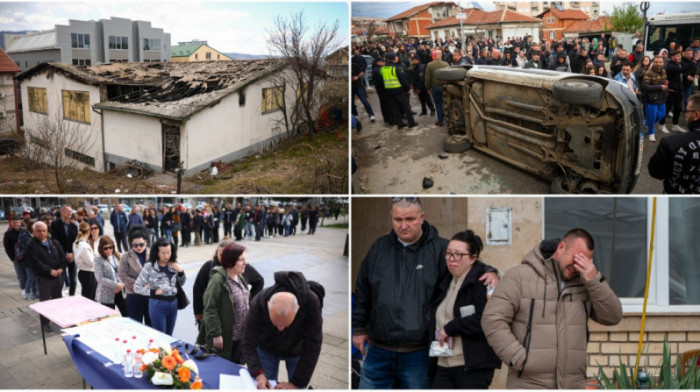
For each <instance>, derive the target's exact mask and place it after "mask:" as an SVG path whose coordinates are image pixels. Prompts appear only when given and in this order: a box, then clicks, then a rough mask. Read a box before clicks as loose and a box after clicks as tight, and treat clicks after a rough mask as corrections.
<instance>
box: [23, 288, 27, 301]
mask: <svg viewBox="0 0 700 392" xmlns="http://www.w3.org/2000/svg"><path fill="white" fill-rule="evenodd" d="M27 296H28V293H27V292H26V291H25V290H22V298H24V299H28V298H27Z"/></svg>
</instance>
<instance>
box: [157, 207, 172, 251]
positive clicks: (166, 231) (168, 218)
mask: <svg viewBox="0 0 700 392" xmlns="http://www.w3.org/2000/svg"><path fill="white" fill-rule="evenodd" d="M163 211H164V213H163V219H162V220H161V223H160V226H161V231H162V232H163V237H165V238H167V239H168V240H170V242H173V209H169V208H168V207H163Z"/></svg>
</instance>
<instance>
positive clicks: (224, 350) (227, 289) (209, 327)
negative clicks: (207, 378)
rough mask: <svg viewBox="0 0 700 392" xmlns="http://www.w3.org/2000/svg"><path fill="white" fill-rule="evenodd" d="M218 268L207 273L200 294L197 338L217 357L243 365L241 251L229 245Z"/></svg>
mask: <svg viewBox="0 0 700 392" xmlns="http://www.w3.org/2000/svg"><path fill="white" fill-rule="evenodd" d="M220 261H221V265H220V266H218V267H214V269H213V270H212V272H211V277H210V279H209V284H208V285H207V290H206V291H205V292H204V317H203V318H202V324H201V328H200V335H204V339H205V340H206V342H207V345H208V346H209V347H213V348H214V349H216V350H217V352H218V353H219V354H218V355H219V356H221V357H223V358H226V359H228V360H230V361H233V362H235V363H238V364H240V365H243V363H244V362H243V357H242V353H241V340H242V339H243V325H244V322H245V318H246V315H247V314H248V306H249V304H248V300H249V295H250V293H249V292H248V282H246V280H245V279H244V278H243V271H245V268H246V264H247V261H246V258H245V247H243V246H241V245H238V244H237V243H235V242H231V243H229V244H228V245H226V247H225V248H224V250H223V251H222V252H221V260H220Z"/></svg>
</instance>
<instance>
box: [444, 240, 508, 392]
mask: <svg viewBox="0 0 700 392" xmlns="http://www.w3.org/2000/svg"><path fill="white" fill-rule="evenodd" d="M483 247H484V246H483V243H482V241H481V238H479V236H477V235H475V234H474V232H472V231H471V230H467V231H463V232H459V233H457V234H455V235H454V237H452V240H450V242H449V244H448V245H447V249H446V250H445V262H446V263H447V269H448V270H449V272H450V275H446V276H445V278H444V279H443V280H442V281H441V282H440V284H439V286H438V289H439V295H438V298H437V299H436V301H435V302H434V303H433V305H432V312H431V315H432V319H431V320H430V326H431V328H434V330H433V331H434V335H435V339H436V340H437V341H438V344H439V345H440V346H441V347H444V345H446V344H447V345H450V346H451V348H452V353H451V355H449V356H440V357H438V358H437V361H435V359H433V366H434V365H435V362H437V370H436V371H435V376H434V378H433V388H435V389H488V387H489V385H491V381H492V380H493V373H494V369H497V368H500V367H501V360H500V359H499V358H498V357H497V356H496V354H495V353H494V352H493V350H492V349H491V347H490V346H489V344H488V342H487V341H486V336H485V335H484V332H483V331H482V329H481V315H482V313H483V311H484V307H485V306H486V299H487V297H486V290H487V288H486V287H485V286H484V285H483V284H482V283H481V282H479V277H480V276H482V275H483V274H484V272H486V270H487V266H486V265H485V264H484V263H482V262H481V261H480V260H479V254H480V253H481V250H482V249H483Z"/></svg>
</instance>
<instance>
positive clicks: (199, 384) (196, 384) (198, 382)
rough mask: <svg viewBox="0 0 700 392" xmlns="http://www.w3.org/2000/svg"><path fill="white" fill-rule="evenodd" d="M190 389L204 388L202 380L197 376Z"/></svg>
mask: <svg viewBox="0 0 700 392" xmlns="http://www.w3.org/2000/svg"><path fill="white" fill-rule="evenodd" d="M190 389H202V380H200V379H199V377H197V379H196V380H194V382H193V383H192V385H190Z"/></svg>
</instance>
